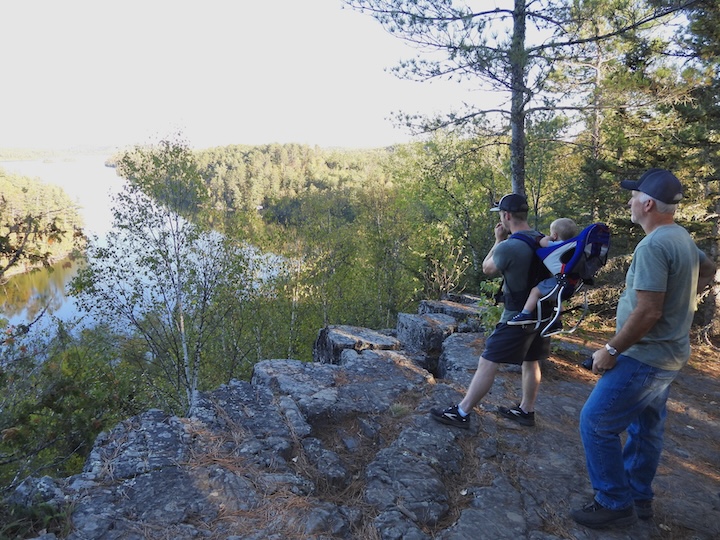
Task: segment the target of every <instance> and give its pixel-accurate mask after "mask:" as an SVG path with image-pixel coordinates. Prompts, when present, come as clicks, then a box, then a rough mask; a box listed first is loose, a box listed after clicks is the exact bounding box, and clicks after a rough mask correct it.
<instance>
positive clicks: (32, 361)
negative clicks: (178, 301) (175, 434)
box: [0, 326, 149, 491]
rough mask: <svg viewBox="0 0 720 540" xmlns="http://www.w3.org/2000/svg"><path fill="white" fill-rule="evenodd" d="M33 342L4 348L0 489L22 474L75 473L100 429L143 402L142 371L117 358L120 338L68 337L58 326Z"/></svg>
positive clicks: (99, 332) (98, 334)
mask: <svg viewBox="0 0 720 540" xmlns="http://www.w3.org/2000/svg"><path fill="white" fill-rule="evenodd" d="M38 342H39V336H34V335H29V336H27V337H26V340H25V342H24V343H22V344H16V346H15V347H14V348H11V347H9V346H8V345H7V344H6V346H5V347H4V348H3V353H4V358H3V360H2V363H1V364H0V365H2V366H3V367H2V371H1V372H0V373H2V377H0V388H1V389H2V396H3V397H2V399H1V400H0V486H2V487H0V491H4V490H6V489H10V488H12V487H14V486H15V485H16V484H17V483H18V482H19V481H20V480H22V479H23V478H24V477H26V476H28V475H50V476H56V477H58V476H69V475H71V474H77V473H78V472H80V470H81V469H82V466H83V463H84V461H85V458H86V457H87V455H88V454H89V451H90V449H91V448H92V444H93V442H94V440H95V438H96V437H97V435H98V434H99V433H100V431H102V430H104V429H108V428H109V427H112V425H114V424H115V423H116V422H118V421H119V420H121V419H124V418H127V417H129V416H132V415H134V414H137V413H139V412H141V411H142V410H145V408H146V407H147V406H148V405H149V401H148V400H147V399H146V398H145V397H144V394H143V385H142V384H141V377H140V375H141V373H140V372H139V371H138V370H136V369H134V368H133V366H132V365H130V364H129V363H128V362H126V361H124V360H122V359H121V358H118V357H117V355H116V353H115V351H116V350H117V348H118V345H119V343H120V341H119V340H118V339H117V337H116V336H114V335H112V334H111V333H109V332H108V330H107V329H106V328H103V327H96V328H94V329H92V330H84V331H83V332H82V333H81V334H80V335H79V336H78V337H72V335H71V334H70V333H69V332H67V331H66V329H65V328H64V327H63V326H60V327H58V329H57V331H56V336H55V338H53V339H51V340H49V341H48V342H46V343H44V344H42V347H41V348H40V347H38ZM36 359H42V361H41V363H39V364H38V363H37V362H36Z"/></svg>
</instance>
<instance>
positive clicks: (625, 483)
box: [580, 354, 678, 510]
mask: <svg viewBox="0 0 720 540" xmlns="http://www.w3.org/2000/svg"><path fill="white" fill-rule="evenodd" d="M677 374H678V372H677V371H667V370H664V369H658V368H655V367H652V366H649V365H647V364H643V363H642V362H638V361H637V360H635V359H634V358H630V357H629V356H624V355H622V354H621V355H620V356H619V357H618V359H617V364H615V367H613V369H611V370H609V371H606V372H605V374H604V375H603V376H602V377H600V380H598V382H597V384H596V385H595V388H594V389H593V391H592V393H591V394H590V396H589V397H588V399H587V401H586V402H585V406H584V407H583V409H582V412H581V413H580V436H581V437H582V442H583V446H584V448H585V458H586V460H587V468H588V474H589V476H590V482H591V483H592V487H593V489H594V490H595V499H596V500H597V502H599V503H600V504H601V505H603V506H604V507H606V508H610V509H611V510H621V509H623V508H627V507H628V506H630V505H632V504H633V501H636V500H650V499H652V498H653V491H652V488H651V484H652V481H653V478H655V471H656V470H657V466H658V462H659V461H660V453H661V452H662V445H663V432H664V429H665V417H666V415H667V409H666V407H665V404H666V402H667V398H668V393H669V392H670V383H672V382H673V380H675V377H676V376H677ZM626 430H627V439H626V442H625V447H624V448H623V447H622V444H621V441H620V434H621V433H622V432H623V431H626Z"/></svg>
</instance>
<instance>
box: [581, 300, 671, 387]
mask: <svg viewBox="0 0 720 540" xmlns="http://www.w3.org/2000/svg"><path fill="white" fill-rule="evenodd" d="M635 294H636V295H637V305H636V306H635V309H633V310H632V312H631V313H630V315H629V316H628V319H627V321H625V324H623V327H622V328H621V329H620V331H619V332H618V333H617V334H615V336H613V338H612V339H611V340H610V342H609V344H610V345H612V346H613V347H615V348H616V349H617V350H618V351H619V352H623V351H626V350H627V349H629V348H630V347H631V346H632V345H634V344H635V343H637V342H638V341H640V340H641V339H642V338H643V337H644V336H645V334H647V333H648V332H649V331H650V329H651V328H652V327H653V326H655V323H657V322H658V320H660V317H662V310H663V304H664V303H665V292H653V291H636V292H635ZM593 359H594V360H595V361H594V363H593V371H594V372H596V373H597V372H598V371H599V370H607V369H612V368H613V367H614V366H615V362H616V361H617V357H615V356H612V355H611V354H610V353H609V352H608V351H607V350H606V349H605V348H604V347H603V348H602V349H599V350H597V351H595V353H594V354H593Z"/></svg>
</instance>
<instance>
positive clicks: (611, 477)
mask: <svg viewBox="0 0 720 540" xmlns="http://www.w3.org/2000/svg"><path fill="white" fill-rule="evenodd" d="M620 185H621V186H622V187H623V188H625V189H628V190H631V191H632V196H631V198H630V201H629V206H630V217H631V220H632V222H633V223H636V224H638V225H640V226H641V227H642V228H643V230H644V231H645V234H646V236H645V237H644V238H643V239H642V240H641V241H640V243H638V245H637V247H636V248H635V252H634V253H633V259H632V263H631V265H630V268H629V270H628V272H627V276H626V280H625V290H624V291H623V293H622V296H621V297H620V300H619V303H618V307H617V331H616V334H615V335H614V336H613V337H612V338H611V339H610V341H609V342H608V343H607V344H606V345H605V346H604V347H603V348H602V349H600V350H598V351H596V352H595V353H594V354H593V365H592V369H593V372H594V373H597V374H600V375H602V376H601V378H600V379H599V380H598V382H597V384H596V385H595V388H594V389H593V391H592V393H591V394H590V396H589V397H588V399H587V401H586V403H585V406H584V407H583V409H582V412H581V413H580V434H581V437H582V442H583V447H584V448H585V458H586V461H587V468H588V474H589V476H590V482H591V483H592V487H593V489H594V491H595V496H594V497H593V499H592V501H590V502H589V503H588V504H587V505H585V506H584V507H583V508H580V509H578V510H575V511H573V512H572V517H573V519H574V520H575V521H577V522H578V523H580V524H582V525H585V526H587V527H591V528H604V527H608V526H628V525H631V524H633V523H635V522H636V521H637V518H638V517H640V518H641V519H649V518H651V517H652V515H653V511H652V499H653V491H652V486H651V484H652V481H653V478H654V477H655V472H656V470H657V466H658V462H659V460H660V453H661V451H662V441H663V429H664V424H665V416H666V414H667V410H666V402H667V399H668V393H669V390H670V384H671V383H672V381H673V380H674V379H675V377H676V376H677V373H678V371H679V370H680V368H682V367H683V366H684V365H685V364H686V363H687V361H688V358H689V357H690V338H689V333H690V325H691V323H692V319H693V315H694V313H695V310H696V298H697V294H698V293H699V292H701V291H702V290H703V289H704V288H705V287H706V286H707V285H708V284H710V283H711V282H712V280H713V277H714V275H715V265H714V263H713V262H712V261H710V260H709V259H708V258H707V257H706V256H705V254H704V253H703V252H702V251H700V250H699V249H698V248H697V246H696V245H695V242H694V241H693V239H692V238H691V236H690V235H689V234H688V232H687V231H686V230H685V229H684V228H682V227H681V226H680V225H678V224H676V223H675V218H674V214H675V210H676V209H677V204H678V202H679V201H680V200H681V199H682V197H683V193H682V185H681V184H680V181H679V180H678V179H677V178H676V177H675V175H673V174H672V173H671V172H670V171H667V170H664V169H650V170H648V171H647V172H646V173H645V174H643V175H642V176H641V177H640V179H639V180H637V181H631V180H624V181H623V182H622V183H621V184H620ZM624 431H627V439H626V442H625V445H624V447H623V446H622V445H621V440H620V435H621V433H622V432H624Z"/></svg>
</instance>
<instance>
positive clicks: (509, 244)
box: [430, 193, 550, 429]
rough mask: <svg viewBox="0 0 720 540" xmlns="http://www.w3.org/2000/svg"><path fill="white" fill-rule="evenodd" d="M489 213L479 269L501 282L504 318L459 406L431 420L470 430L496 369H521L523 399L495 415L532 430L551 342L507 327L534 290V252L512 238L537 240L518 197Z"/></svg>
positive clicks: (505, 199)
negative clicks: (494, 215)
mask: <svg viewBox="0 0 720 540" xmlns="http://www.w3.org/2000/svg"><path fill="white" fill-rule="evenodd" d="M491 211H496V212H498V215H499V219H500V220H499V222H498V224H497V225H495V229H494V234H495V244H494V245H493V247H492V248H490V251H489V252H488V254H487V255H486V256H485V259H484V260H483V264H482V269H483V272H484V273H485V274H487V275H489V276H498V275H502V276H503V291H502V293H503V302H504V304H505V305H504V309H503V313H502V316H501V317H500V322H499V323H498V325H497V326H496V327H495V330H494V331H493V333H492V334H491V335H490V337H488V339H487V340H486V341H485V350H484V351H483V353H482V355H481V356H480V359H479V360H478V367H477V370H475V374H474V375H473V378H472V380H471V381H470V385H469V386H468V388H467V392H466V393H465V397H464V398H463V399H462V401H460V403H458V404H456V405H451V406H450V407H447V408H432V409H431V410H430V417H431V418H432V419H433V420H435V421H437V422H440V423H443V424H446V425H449V426H454V427H459V428H463V429H468V428H469V427H470V413H471V411H472V410H473V408H474V407H475V405H477V404H478V402H479V401H480V400H481V399H482V398H483V397H485V395H486V394H487V393H488V392H489V391H490V388H492V385H493V382H494V381H495V375H496V373H497V370H498V366H499V365H500V364H519V365H521V366H522V367H521V369H522V383H521V384H522V399H521V401H520V403H518V404H517V405H516V406H511V407H500V408H498V413H499V414H500V415H501V416H503V417H505V418H508V419H509V420H512V421H514V422H517V423H518V424H520V425H523V426H528V427H530V426H534V425H535V401H536V400H537V396H538V390H539V388H540V379H541V372H540V361H541V360H543V359H545V358H547V357H548V355H549V354H550V338H549V337H543V336H542V335H541V332H540V331H539V330H536V329H534V328H529V327H524V326H509V325H508V324H507V321H509V320H510V319H512V318H513V317H514V316H515V315H517V314H518V313H520V310H521V309H522V307H523V305H524V303H525V300H526V298H527V296H528V293H529V292H530V289H532V287H533V285H535V283H530V282H529V280H530V278H531V275H530V274H531V272H530V269H531V267H532V264H533V259H534V257H535V251H534V250H533V249H532V248H531V247H530V245H529V244H528V243H527V242H525V241H523V240H520V239H518V238H513V237H512V236H511V235H512V234H523V235H526V236H528V237H529V238H531V239H533V240H536V239H539V237H541V236H542V234H541V233H539V232H538V231H536V230H533V229H532V228H531V227H530V225H529V224H528V221H527V218H528V204H527V199H526V198H525V197H524V196H523V195H520V194H518V193H510V194H508V195H505V196H504V197H503V198H502V199H500V202H499V203H498V205H497V206H496V207H494V208H492V209H491Z"/></svg>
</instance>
